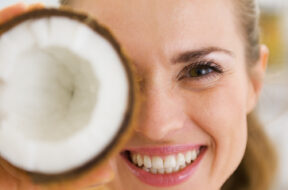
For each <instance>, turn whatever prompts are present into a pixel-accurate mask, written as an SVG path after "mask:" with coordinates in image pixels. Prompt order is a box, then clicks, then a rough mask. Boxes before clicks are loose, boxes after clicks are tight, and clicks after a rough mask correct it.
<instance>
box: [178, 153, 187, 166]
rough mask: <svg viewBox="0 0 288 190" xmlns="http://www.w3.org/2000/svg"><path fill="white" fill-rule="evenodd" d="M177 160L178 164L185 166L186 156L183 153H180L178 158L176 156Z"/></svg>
mask: <svg viewBox="0 0 288 190" xmlns="http://www.w3.org/2000/svg"><path fill="white" fill-rule="evenodd" d="M176 161H177V166H179V167H181V166H184V165H185V162H186V161H185V156H184V155H183V154H181V153H179V154H178V155H177V158H176Z"/></svg>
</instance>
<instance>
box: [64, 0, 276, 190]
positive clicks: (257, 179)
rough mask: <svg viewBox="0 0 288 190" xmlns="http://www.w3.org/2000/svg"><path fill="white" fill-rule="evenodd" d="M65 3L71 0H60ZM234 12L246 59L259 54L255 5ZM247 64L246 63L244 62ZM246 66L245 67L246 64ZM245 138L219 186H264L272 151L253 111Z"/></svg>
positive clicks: (240, 0)
mask: <svg viewBox="0 0 288 190" xmlns="http://www.w3.org/2000/svg"><path fill="white" fill-rule="evenodd" d="M60 2H61V4H62V5H68V4H69V3H71V0H60ZM234 2H235V13H236V14H237V17H236V18H237V19H238V20H237V21H238V22H239V26H240V30H241V31H242V35H243V40H244V41H245V49H246V60H247V63H252V64H253V63H255V62H256V61H257V60H258V59H259V57H260V42H259V41H260V40H259V39H260V29H259V8H258V6H257V4H256V2H255V0H234ZM248 65H250V64H248ZM248 68H249V67H248ZM247 122H248V142H247V147H246V152H245V155H244V157H243V159H242V161H241V163H240V165H239V167H238V168H237V169H236V171H235V172H234V173H233V174H232V176H231V177H230V178H229V179H228V180H227V181H226V183H225V184H224V186H223V188H222V189H223V190H232V189H233V190H268V189H269V188H270V186H271V183H272V182H273V178H274V175H275V171H276V165H277V164H276V163H277V159H276V154H275V152H274V148H273V146H272V143H271V142H270V140H269V138H268V137H267V135H266V134H265V132H264V130H263V128H262V125H261V124H260V123H259V121H258V120H257V117H256V116H255V114H253V113H252V114H249V115H248V116H247Z"/></svg>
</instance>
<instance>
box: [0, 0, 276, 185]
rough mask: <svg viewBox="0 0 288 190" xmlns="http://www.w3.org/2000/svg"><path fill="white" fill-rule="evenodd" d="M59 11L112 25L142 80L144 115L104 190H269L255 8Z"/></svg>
mask: <svg viewBox="0 0 288 190" xmlns="http://www.w3.org/2000/svg"><path fill="white" fill-rule="evenodd" d="M63 3H65V4H68V6H70V7H73V8H75V9H78V10H82V11H85V12H88V13H90V14H91V15H93V16H95V17H96V18H97V20H99V21H100V22H101V23H104V24H105V25H106V26H108V28H110V29H111V31H112V32H113V33H114V35H115V36H116V38H117V39H118V41H119V42H120V44H122V47H123V48H124V49H125V50H126V52H127V54H128V56H129V57H130V59H131V60H132V61H133V63H134V65H135V68H136V72H137V75H138V76H139V78H140V81H139V84H140V86H141V90H142V91H141V92H142V96H143V97H144V101H143V102H142V104H141V114H140V116H139V118H136V119H137V126H134V134H133V136H132V138H131V139H130V141H129V142H128V143H127V145H126V146H125V147H123V150H122V151H121V152H120V153H119V155H118V156H116V157H115V158H111V165H112V167H113V169H110V170H109V169H107V170H105V171H106V172H108V171H113V172H114V173H115V177H114V179H113V180H111V182H109V183H107V187H109V188H110V189H117V190H134V189H137V190H142V189H145V190H150V189H151V190H153V189H159V187H165V189H171V190H176V189H179V190H180V189H181V190H186V189H191V188H193V189H199V190H216V189H221V188H223V189H233V190H234V189H251V190H252V189H253V190H257V189H261V190H265V189H268V188H269V185H270V183H271V179H272V176H273V174H274V166H275V157H274V153H273V149H272V148H271V147H270V144H269V142H268V140H267V138H266V136H265V135H264V134H263V132H262V129H261V128H260V127H259V125H258V123H257V122H256V121H255V120H254V119H253V118H252V117H251V112H252V110H253V109H254V107H255V105H256V102H257V99H258V97H259V92H260V90H261V86H262V79H263V76H264V72H265V68H266V64H267V59H268V50H267V48H266V47H265V46H263V45H261V46H260V45H259V39H258V38H259V31H258V23H257V19H258V18H257V17H258V13H257V8H256V7H255V3H254V1H253V0H237V1H231V0H220V1H217V2H216V1H200V0H183V1H173V0H166V1H161V0H153V1H151V0H149V1H147V0H137V1H129V2H127V1H125V2H123V1H122V0H98V1H92V0H82V1H80V0H73V1H71V2H69V1H65V2H63ZM18 8H19V7H18ZM22 11H23V10H21V11H18V12H17V11H15V12H16V14H18V13H19V12H22ZM8 12H9V14H7V10H6V13H5V15H6V17H10V16H13V15H14V14H12V12H11V9H10V10H9V11H8ZM7 15H8V16H7ZM2 18H3V17H2ZM245 150H246V151H245ZM99 175H100V174H99ZM100 176H101V175H100ZM102 176H103V175H102ZM105 179H107V178H105ZM93 180H95V181H96V179H93ZM95 181H94V182H95ZM100 181H101V180H98V182H100Z"/></svg>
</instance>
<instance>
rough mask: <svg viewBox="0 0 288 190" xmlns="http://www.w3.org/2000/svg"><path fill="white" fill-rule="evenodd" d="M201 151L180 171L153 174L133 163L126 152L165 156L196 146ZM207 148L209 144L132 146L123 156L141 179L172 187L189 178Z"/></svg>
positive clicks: (147, 182) (132, 170) (159, 185)
mask: <svg viewBox="0 0 288 190" xmlns="http://www.w3.org/2000/svg"><path fill="white" fill-rule="evenodd" d="M200 147H201V151H200V153H199V156H198V157H197V159H196V160H195V161H194V162H193V163H191V164H190V165H188V166H187V167H185V168H184V169H183V170H180V171H179V172H175V173H170V174H152V173H149V172H146V171H144V170H143V169H141V168H139V167H137V166H135V165H134V164H132V162H131V161H130V160H129V158H128V156H127V154H125V152H127V151H129V152H130V151H133V152H134V151H135V152H137V153H140V154H145V155H150V156H154V155H155V156H156V155H157V156H165V155H169V154H176V153H181V152H185V151H188V150H193V149H195V148H200ZM206 150H207V146H204V145H196V146H195V145H191V146H189V145H188V146H185V145H184V146H164V147H148V148H146V147H144V148H131V149H129V150H125V151H124V152H122V153H121V157H122V158H123V159H124V162H125V163H126V164H127V166H128V168H129V169H130V171H131V172H132V173H133V174H134V175H135V176H136V177H138V179H140V181H142V182H144V183H146V184H148V185H151V186H156V187H170V186H174V185H177V184H180V183H182V182H184V181H186V180H187V179H189V178H190V177H191V176H192V175H193V174H194V173H195V172H196V169H197V168H198V165H199V163H200V162H201V160H202V159H203V157H204V155H205V153H206Z"/></svg>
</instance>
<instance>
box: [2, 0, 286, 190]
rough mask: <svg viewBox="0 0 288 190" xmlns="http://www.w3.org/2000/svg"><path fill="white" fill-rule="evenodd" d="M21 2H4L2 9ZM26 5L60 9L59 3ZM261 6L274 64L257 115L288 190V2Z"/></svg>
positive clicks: (280, 189)
mask: <svg viewBox="0 0 288 190" xmlns="http://www.w3.org/2000/svg"><path fill="white" fill-rule="evenodd" d="M19 1H20V0H0V9H1V8H3V7H5V6H8V5H10V4H13V3H15V2H19ZM22 1H24V2H27V3H35V2H43V3H45V4H46V5H48V6H57V5H58V0H22ZM258 2H259V4H260V7H261V20H260V24H261V27H262V37H261V40H262V42H263V43H265V44H266V45H267V46H268V47H269V49H270V60H269V65H268V69H267V76H266V79H265V84H264V89H263V92H262V95H261V98H260V102H259V105H258V108H257V112H258V114H259V115H260V119H261V121H262V123H263V124H264V127H265V129H266V131H267V132H268V135H269V136H270V137H271V139H272V140H273V142H274V144H275V147H276V148H277V151H278V154H279V162H280V164H279V170H278V174H277V179H276V181H275V185H274V187H273V188H272V190H288V0H258ZM263 159H265V158H263Z"/></svg>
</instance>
